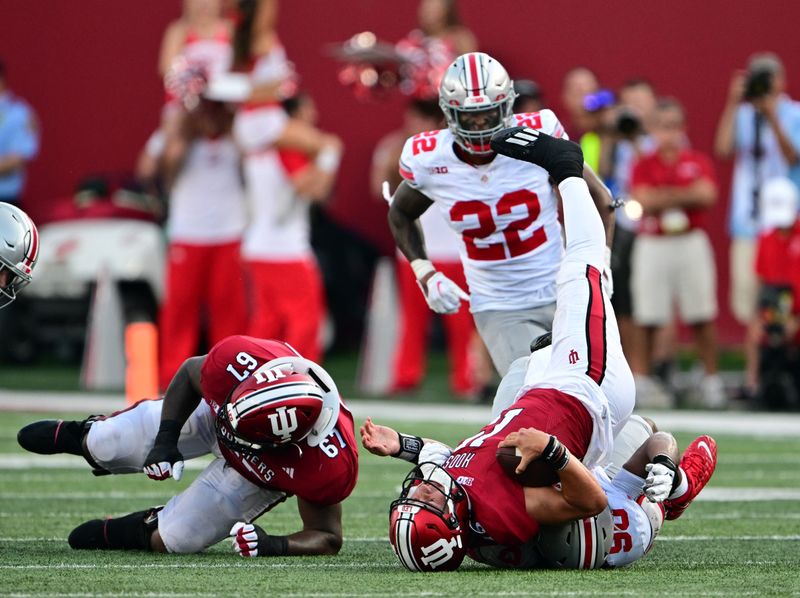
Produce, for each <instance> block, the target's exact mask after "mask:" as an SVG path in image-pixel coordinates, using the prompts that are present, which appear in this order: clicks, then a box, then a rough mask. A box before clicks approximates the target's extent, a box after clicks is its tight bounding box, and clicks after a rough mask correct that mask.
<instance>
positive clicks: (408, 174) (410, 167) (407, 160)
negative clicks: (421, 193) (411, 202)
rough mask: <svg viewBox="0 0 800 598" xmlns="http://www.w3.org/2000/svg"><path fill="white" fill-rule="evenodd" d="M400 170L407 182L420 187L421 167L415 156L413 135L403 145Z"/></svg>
mask: <svg viewBox="0 0 800 598" xmlns="http://www.w3.org/2000/svg"><path fill="white" fill-rule="evenodd" d="M398 170H399V171H400V176H401V177H403V179H404V180H405V181H406V183H408V184H409V185H411V186H412V187H413V188H414V189H418V188H419V187H420V185H421V181H420V172H419V171H420V168H419V164H418V163H417V160H416V159H415V157H414V151H413V137H409V138H408V139H406V143H405V145H403V153H402V154H400V163H399V164H398Z"/></svg>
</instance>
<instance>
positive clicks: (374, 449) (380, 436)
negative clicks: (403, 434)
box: [358, 417, 400, 457]
mask: <svg viewBox="0 0 800 598" xmlns="http://www.w3.org/2000/svg"><path fill="white" fill-rule="evenodd" d="M358 431H359V432H360V433H361V444H362V445H363V446H364V448H365V449H367V450H368V451H369V452H370V453H372V454H373V455H378V456H379V457H388V456H391V455H395V454H397V453H398V452H399V451H400V437H399V436H398V435H397V430H395V429H393V428H390V427H389V426H379V425H378V424H376V423H374V422H373V421H372V419H370V418H369V417H368V418H367V421H365V422H364V425H363V426H361V427H360V428H359V429H358Z"/></svg>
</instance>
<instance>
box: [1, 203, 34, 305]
mask: <svg viewBox="0 0 800 598" xmlns="http://www.w3.org/2000/svg"><path fill="white" fill-rule="evenodd" d="M38 257H39V232H38V231H37V230H36V225H35V224H34V223H33V220H31V219H30V217H29V216H28V215H27V214H26V213H25V212H23V211H22V210H20V209H19V208H18V207H16V206H13V205H11V204H8V203H0V308H3V307H5V306H6V305H8V304H9V303H11V302H12V301H14V299H16V298H17V294H18V293H19V292H20V291H21V290H22V289H23V288H24V287H25V286H27V285H28V283H30V281H31V278H32V277H33V268H34V266H36V260H37V258H38Z"/></svg>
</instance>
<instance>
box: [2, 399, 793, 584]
mask: <svg viewBox="0 0 800 598" xmlns="http://www.w3.org/2000/svg"><path fill="white" fill-rule="evenodd" d="M73 417H74V416H73ZM720 417H724V415H721V416H720ZM39 418H41V415H34V414H21V413H8V412H6V413H2V417H0V497H2V507H0V509H2V511H0V579H2V580H3V583H2V584H0V593H2V594H14V595H19V596H23V595H51V596H85V595H104V596H180V595H183V596H189V595H191V596H195V595H209V596H218V595H219V596H224V595H241V596H417V595H423V596H462V597H467V596H517V595H519V596H561V595H565V596H665V597H666V596H681V597H684V596H685V597H689V596H800V578H799V577H798V574H800V503H798V502H797V501H788V500H782V501H781V500H777V501H776V500H769V501H767V500H761V501H754V502H749V501H735V500H731V501H725V502H722V501H719V502H717V501H713V502H712V501H697V502H695V504H693V505H692V507H691V508H690V509H689V510H688V511H687V512H686V514H685V515H684V516H683V517H682V518H681V519H680V520H678V521H675V522H667V523H666V525H665V527H664V529H663V530H662V534H661V536H659V539H658V540H657V541H656V544H655V546H654V548H653V550H652V551H651V552H650V554H649V555H648V556H647V557H645V559H644V560H642V561H640V562H639V563H637V564H636V565H634V566H632V567H630V568H628V569H624V570H617V571H605V570H604V571H588V572H572V571H569V572H560V571H536V572H516V571H498V570H492V569H489V568H486V567H484V566H481V565H477V564H474V563H472V562H471V561H466V562H465V564H464V565H463V566H462V568H461V570H459V571H458V572H455V573H449V574H434V575H424V574H412V573H409V572H407V571H405V570H404V569H402V568H401V566H400V564H399V563H398V561H397V560H396V559H395V557H394V554H393V553H392V550H391V547H390V546H389V543H388V540H387V538H386V536H387V511H388V505H389V502H390V500H391V499H392V498H393V497H395V496H396V494H397V488H398V486H399V483H400V480H401V479H402V477H403V475H404V474H405V472H406V471H407V469H408V467H407V466H405V464H403V463H399V462H396V461H393V460H389V459H379V458H377V457H373V456H372V455H367V454H364V451H363V450H362V452H361V473H360V477H359V483H358V486H357V488H356V490H355V492H354V493H353V495H352V496H351V498H350V499H349V500H348V501H347V502H346V503H345V506H344V529H345V544H344V548H343V549H342V552H341V553H340V554H339V556H337V557H326V558H284V559H261V558H258V559H252V560H250V559H242V558H240V557H237V556H236V555H235V554H234V553H233V551H232V549H231V548H230V546H229V545H228V543H227V542H223V543H220V544H219V545H217V546H215V547H213V548H212V549H211V550H210V551H209V552H208V553H206V554H201V555H196V556H169V555H154V554H140V553H130V552H128V553H121V552H117V553H114V552H103V553H90V552H74V551H72V550H70V548H69V547H68V546H67V543H66V537H67V535H68V533H69V531H70V530H71V529H72V528H73V527H74V526H75V525H77V524H79V523H81V522H83V521H84V520H86V519H91V518H95V517H100V516H105V515H122V514H125V513H127V512H130V511H134V510H140V509H144V508H146V507H149V506H152V505H156V504H161V503H163V502H164V501H166V500H167V499H168V498H169V497H170V496H171V494H172V493H174V492H176V491H177V490H179V489H181V488H184V487H185V486H186V485H187V483H188V482H189V481H190V480H191V479H192V478H193V477H194V475H196V473H197V470H192V471H189V472H187V475H186V477H187V478H188V480H182V481H181V482H180V483H177V482H174V481H173V480H168V481H165V482H153V481H150V480H148V479H146V478H145V477H144V476H140V475H131V476H116V477H111V476H108V477H104V478H94V477H93V476H91V475H90V474H89V472H88V469H87V468H85V467H81V466H80V464H79V463H75V465H74V467H73V466H72V465H71V464H70V463H63V462H62V463H61V465H62V467H58V468H43V467H41V466H37V467H36V468H33V469H19V468H18V467H19V462H18V461H15V459H18V458H19V457H22V456H24V455H26V454H27V453H24V452H23V451H22V450H21V449H19V448H18V446H17V444H16V440H15V434H16V430H17V429H18V428H19V427H20V426H21V425H23V424H24V423H27V422H29V421H32V420H34V419H39ZM386 423H391V422H386ZM402 428H403V429H406V430H409V431H412V430H413V431H415V432H417V433H421V434H423V435H430V436H435V437H438V438H441V439H442V440H445V441H450V442H453V441H456V440H458V439H460V438H461V437H464V436H466V435H469V434H472V433H474V432H475V427H474V426H464V425H443V424H427V425H424V424H420V425H418V426H414V425H409V424H403V426H402ZM678 436H679V441H680V442H681V444H682V445H685V444H686V443H687V442H688V441H689V440H690V439H691V437H690V436H689V435H686V434H680V435H678ZM717 440H718V443H719V454H720V461H719V467H718V469H717V473H716V475H715V477H714V478H713V479H712V481H711V484H710V487H713V488H716V489H721V488H728V489H730V490H729V492H728V494H726V496H728V495H730V496H728V497H729V498H733V499H735V498H736V493H737V491H736V490H735V489H736V488H741V489H746V488H769V489H781V488H782V489H787V490H797V489H799V488H800V470H798V468H797V463H798V460H797V455H798V453H799V452H800V438H798V437H796V438H793V439H785V438H784V439H781V438H767V439H764V438H760V439H757V440H756V439H753V438H746V437H732V436H718V437H717ZM43 459H46V458H43ZM63 466H66V467H67V468H64V467H63ZM260 524H261V525H263V527H265V528H266V529H267V530H268V531H270V532H272V533H289V532H291V531H295V530H296V529H298V517H297V515H296V512H295V505H294V501H292V500H290V501H288V502H287V503H286V504H284V505H281V506H280V507H278V508H277V509H276V510H275V511H273V512H272V513H269V514H268V515H266V516H265V517H264V518H262V519H261V520H260Z"/></svg>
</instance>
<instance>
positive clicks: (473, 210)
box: [400, 110, 566, 312]
mask: <svg viewBox="0 0 800 598" xmlns="http://www.w3.org/2000/svg"><path fill="white" fill-rule="evenodd" d="M514 119H515V124H517V125H523V126H528V127H531V128H534V129H538V130H541V131H544V132H545V133H547V134H549V135H553V136H555V137H565V138H566V133H565V132H564V128H563V127H562V126H561V123H560V122H559V121H558V118H556V115H555V114H554V113H553V112H552V111H551V110H542V111H541V112H533V113H526V114H517V115H514ZM454 143H455V140H454V138H453V135H452V133H451V132H450V131H449V130H448V129H442V130H439V131H428V132H425V133H420V134H418V135H414V136H413V137H410V138H409V139H408V140H407V141H406V144H405V146H404V147H403V153H402V155H401V157H400V174H401V175H402V176H403V178H404V179H405V180H406V181H407V182H408V184H409V185H411V186H412V187H413V188H414V189H417V190H419V191H420V192H421V193H423V194H425V195H426V196H427V197H428V198H429V199H430V200H432V201H433V202H434V203H435V204H436V206H437V207H438V209H439V210H440V212H441V214H442V215H443V216H444V218H445V220H446V221H447V223H448V224H449V225H450V227H451V228H452V229H453V230H455V231H456V232H457V233H459V234H460V237H461V243H460V247H459V253H460V255H461V260H462V262H463V264H464V272H465V274H466V277H467V283H468V284H469V289H470V310H471V311H472V312H480V311H488V310H501V311H511V310H519V309H528V308H531V307H538V306H542V305H547V304H550V303H553V302H555V300H556V273H557V272H558V267H559V264H560V263H561V256H562V253H563V246H562V240H561V225H560V224H559V222H558V210H557V202H556V197H555V194H554V193H553V190H552V187H551V186H550V183H549V177H548V174H547V172H546V171H545V170H543V169H542V168H540V167H538V166H535V165H533V164H529V163H527V162H521V161H519V160H514V159H512V158H508V157H506V156H499V155H498V156H497V157H495V159H494V160H492V162H490V163H489V164H485V165H481V166H474V165H471V164H467V163H466V162H463V161H462V160H461V159H459V158H458V156H457V155H456V154H455V151H454V149H453V144H454ZM426 242H427V241H426Z"/></svg>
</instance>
